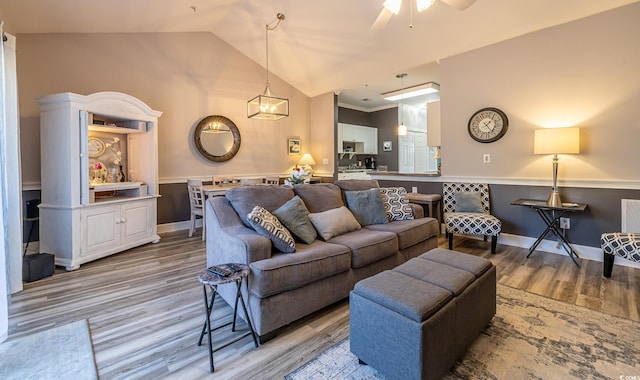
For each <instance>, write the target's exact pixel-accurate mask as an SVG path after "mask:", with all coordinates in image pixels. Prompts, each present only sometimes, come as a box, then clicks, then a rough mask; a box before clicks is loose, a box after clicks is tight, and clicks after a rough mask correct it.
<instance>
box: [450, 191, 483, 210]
mask: <svg viewBox="0 0 640 380" xmlns="http://www.w3.org/2000/svg"><path fill="white" fill-rule="evenodd" d="M453 199H454V201H455V202H456V203H455V208H456V212H484V209H483V208H482V201H481V200H480V193H479V192H477V191H473V192H464V191H459V192H455V193H453Z"/></svg>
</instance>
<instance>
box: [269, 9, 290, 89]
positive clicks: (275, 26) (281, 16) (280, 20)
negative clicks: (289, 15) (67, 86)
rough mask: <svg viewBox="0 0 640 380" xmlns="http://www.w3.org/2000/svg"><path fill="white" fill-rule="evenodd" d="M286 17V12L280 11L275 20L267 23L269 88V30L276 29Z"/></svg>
mask: <svg viewBox="0 0 640 380" xmlns="http://www.w3.org/2000/svg"><path fill="white" fill-rule="evenodd" d="M285 18H286V17H285V15H284V14H282V13H278V14H276V18H275V19H274V20H273V21H271V22H270V23H268V24H267V25H265V34H266V41H267V43H266V44H265V46H266V48H265V49H266V57H267V65H266V68H267V84H266V87H267V88H269V31H270V30H275V29H276V28H277V27H278V25H280V23H281V22H282V20H284V19H285ZM274 22H275V23H276V24H275V25H274V26H270V25H271V24H273V23H274Z"/></svg>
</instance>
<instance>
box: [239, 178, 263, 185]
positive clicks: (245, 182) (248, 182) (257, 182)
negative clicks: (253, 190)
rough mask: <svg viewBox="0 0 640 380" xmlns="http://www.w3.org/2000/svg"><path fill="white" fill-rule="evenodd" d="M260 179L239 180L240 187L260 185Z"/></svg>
mask: <svg viewBox="0 0 640 380" xmlns="http://www.w3.org/2000/svg"><path fill="white" fill-rule="evenodd" d="M262 180H263V179H262V178H240V186H250V185H262Z"/></svg>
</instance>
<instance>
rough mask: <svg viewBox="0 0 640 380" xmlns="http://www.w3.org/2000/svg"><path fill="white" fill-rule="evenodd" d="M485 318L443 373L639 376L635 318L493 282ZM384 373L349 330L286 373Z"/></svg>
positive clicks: (639, 332)
mask: <svg viewBox="0 0 640 380" xmlns="http://www.w3.org/2000/svg"><path fill="white" fill-rule="evenodd" d="M497 290H498V295H497V299H496V301H497V312H496V315H495V316H494V317H493V319H492V321H491V323H490V324H489V326H488V327H487V328H485V330H484V331H483V332H482V334H480V336H479V337H478V339H476V341H475V342H474V343H473V344H472V345H471V347H469V350H468V351H467V352H466V353H465V354H464V356H463V357H462V358H461V359H460V360H458V362H456V364H455V365H454V367H453V368H452V369H451V372H449V374H448V375H447V376H446V377H445V379H632V378H633V379H636V378H637V379H640V322H635V321H631V320H628V319H624V318H619V317H615V316H612V315H609V314H604V313H600V312H597V311H594V310H590V309H586V308H583V307H580V306H575V305H570V304H568V303H564V302H560V301H555V300H552V299H550V298H546V297H542V296H538V295H535V294H531V293H527V292H525V291H522V290H518V289H513V288H509V287H506V286H502V285H498V287H497ZM285 379H286V380H298V379H305V380H309V379H323V380H326V379H341V380H342V379H384V377H383V376H381V375H380V374H379V373H378V372H377V371H376V370H374V369H373V368H371V367H369V366H366V365H359V364H358V359H357V358H356V357H355V355H353V354H352V353H351V352H350V351H349V338H346V339H344V340H343V341H341V342H339V343H337V344H336V345H334V346H333V347H331V348H329V349H328V350H326V351H325V352H323V353H322V354H320V355H319V356H318V357H316V358H315V359H313V360H311V361H310V362H308V363H306V364H304V365H303V366H302V367H300V368H298V369H297V370H295V371H294V372H292V373H290V374H289V375H287V376H285Z"/></svg>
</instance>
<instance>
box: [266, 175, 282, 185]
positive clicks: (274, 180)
mask: <svg viewBox="0 0 640 380" xmlns="http://www.w3.org/2000/svg"><path fill="white" fill-rule="evenodd" d="M264 183H265V185H279V184H280V177H267V178H265V180H264Z"/></svg>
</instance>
